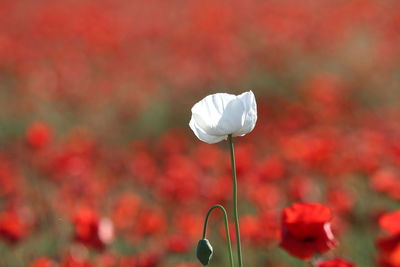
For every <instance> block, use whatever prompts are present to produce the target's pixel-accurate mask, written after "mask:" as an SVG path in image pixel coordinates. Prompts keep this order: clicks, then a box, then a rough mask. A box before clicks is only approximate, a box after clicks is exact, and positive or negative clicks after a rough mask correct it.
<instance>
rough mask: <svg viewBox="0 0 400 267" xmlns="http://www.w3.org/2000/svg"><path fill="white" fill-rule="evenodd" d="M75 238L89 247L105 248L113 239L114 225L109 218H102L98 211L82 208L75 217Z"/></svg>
mask: <svg viewBox="0 0 400 267" xmlns="http://www.w3.org/2000/svg"><path fill="white" fill-rule="evenodd" d="M73 224H74V227H75V236H74V239H75V241H77V242H80V243H82V244H84V245H86V246H88V247H91V248H95V249H103V248H104V247H105V245H106V244H107V243H109V242H111V241H112V239H113V225H112V222H111V221H109V220H107V219H100V218H99V215H98V214H97V212H96V211H94V210H91V209H88V208H81V209H79V210H78V211H77V212H76V213H75V214H74V217H73Z"/></svg>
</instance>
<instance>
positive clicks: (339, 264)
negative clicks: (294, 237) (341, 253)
mask: <svg viewBox="0 0 400 267" xmlns="http://www.w3.org/2000/svg"><path fill="white" fill-rule="evenodd" d="M355 266H356V265H355V264H353V263H351V262H348V261H345V260H342V259H333V260H323V261H318V262H317V267H355Z"/></svg>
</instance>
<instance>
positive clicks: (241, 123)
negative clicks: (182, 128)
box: [189, 91, 257, 144]
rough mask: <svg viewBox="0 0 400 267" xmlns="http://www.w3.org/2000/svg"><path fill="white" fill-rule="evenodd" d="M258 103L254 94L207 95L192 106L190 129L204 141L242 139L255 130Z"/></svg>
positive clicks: (215, 141) (214, 141) (212, 142)
mask: <svg viewBox="0 0 400 267" xmlns="http://www.w3.org/2000/svg"><path fill="white" fill-rule="evenodd" d="M256 121H257V104H256V99H255V97H254V94H253V92H252V91H249V92H245V93H242V94H241V95H238V96H236V95H231V94H226V93H218V94H213V95H209V96H206V97H205V98H203V99H202V100H201V101H199V102H197V103H196V104H195V105H194V106H193V107H192V118H191V120H190V122H189V126H190V128H191V129H192V131H193V132H194V134H195V135H196V136H197V138H199V139H200V140H201V141H204V142H206V143H209V144H215V143H218V142H220V141H222V140H226V139H227V138H228V135H229V134H231V135H232V136H243V135H245V134H247V133H249V132H251V131H252V130H253V129H254V126H255V125H256Z"/></svg>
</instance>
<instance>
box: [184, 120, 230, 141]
mask: <svg viewBox="0 0 400 267" xmlns="http://www.w3.org/2000/svg"><path fill="white" fill-rule="evenodd" d="M189 126H190V129H192V131H193V132H194V134H195V135H196V136H197V138H199V139H200V140H201V141H203V142H206V143H209V144H215V143H218V142H220V141H222V140H224V139H226V138H227V136H215V135H209V134H207V133H206V132H204V131H203V130H202V129H201V128H200V127H198V126H197V125H196V122H195V120H194V119H193V116H192V119H191V120H190V122H189Z"/></svg>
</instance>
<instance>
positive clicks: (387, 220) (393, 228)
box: [379, 210, 400, 234]
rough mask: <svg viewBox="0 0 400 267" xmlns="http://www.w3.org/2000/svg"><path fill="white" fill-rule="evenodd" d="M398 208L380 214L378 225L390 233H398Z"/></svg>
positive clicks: (399, 213) (399, 224)
mask: <svg viewBox="0 0 400 267" xmlns="http://www.w3.org/2000/svg"><path fill="white" fill-rule="evenodd" d="M399 222H400V210H397V211H393V212H389V213H386V214H384V215H382V216H381V217H380V218H379V225H380V226H381V227H382V228H383V229H385V230H386V231H388V232H389V233H391V234H400V223H399Z"/></svg>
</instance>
